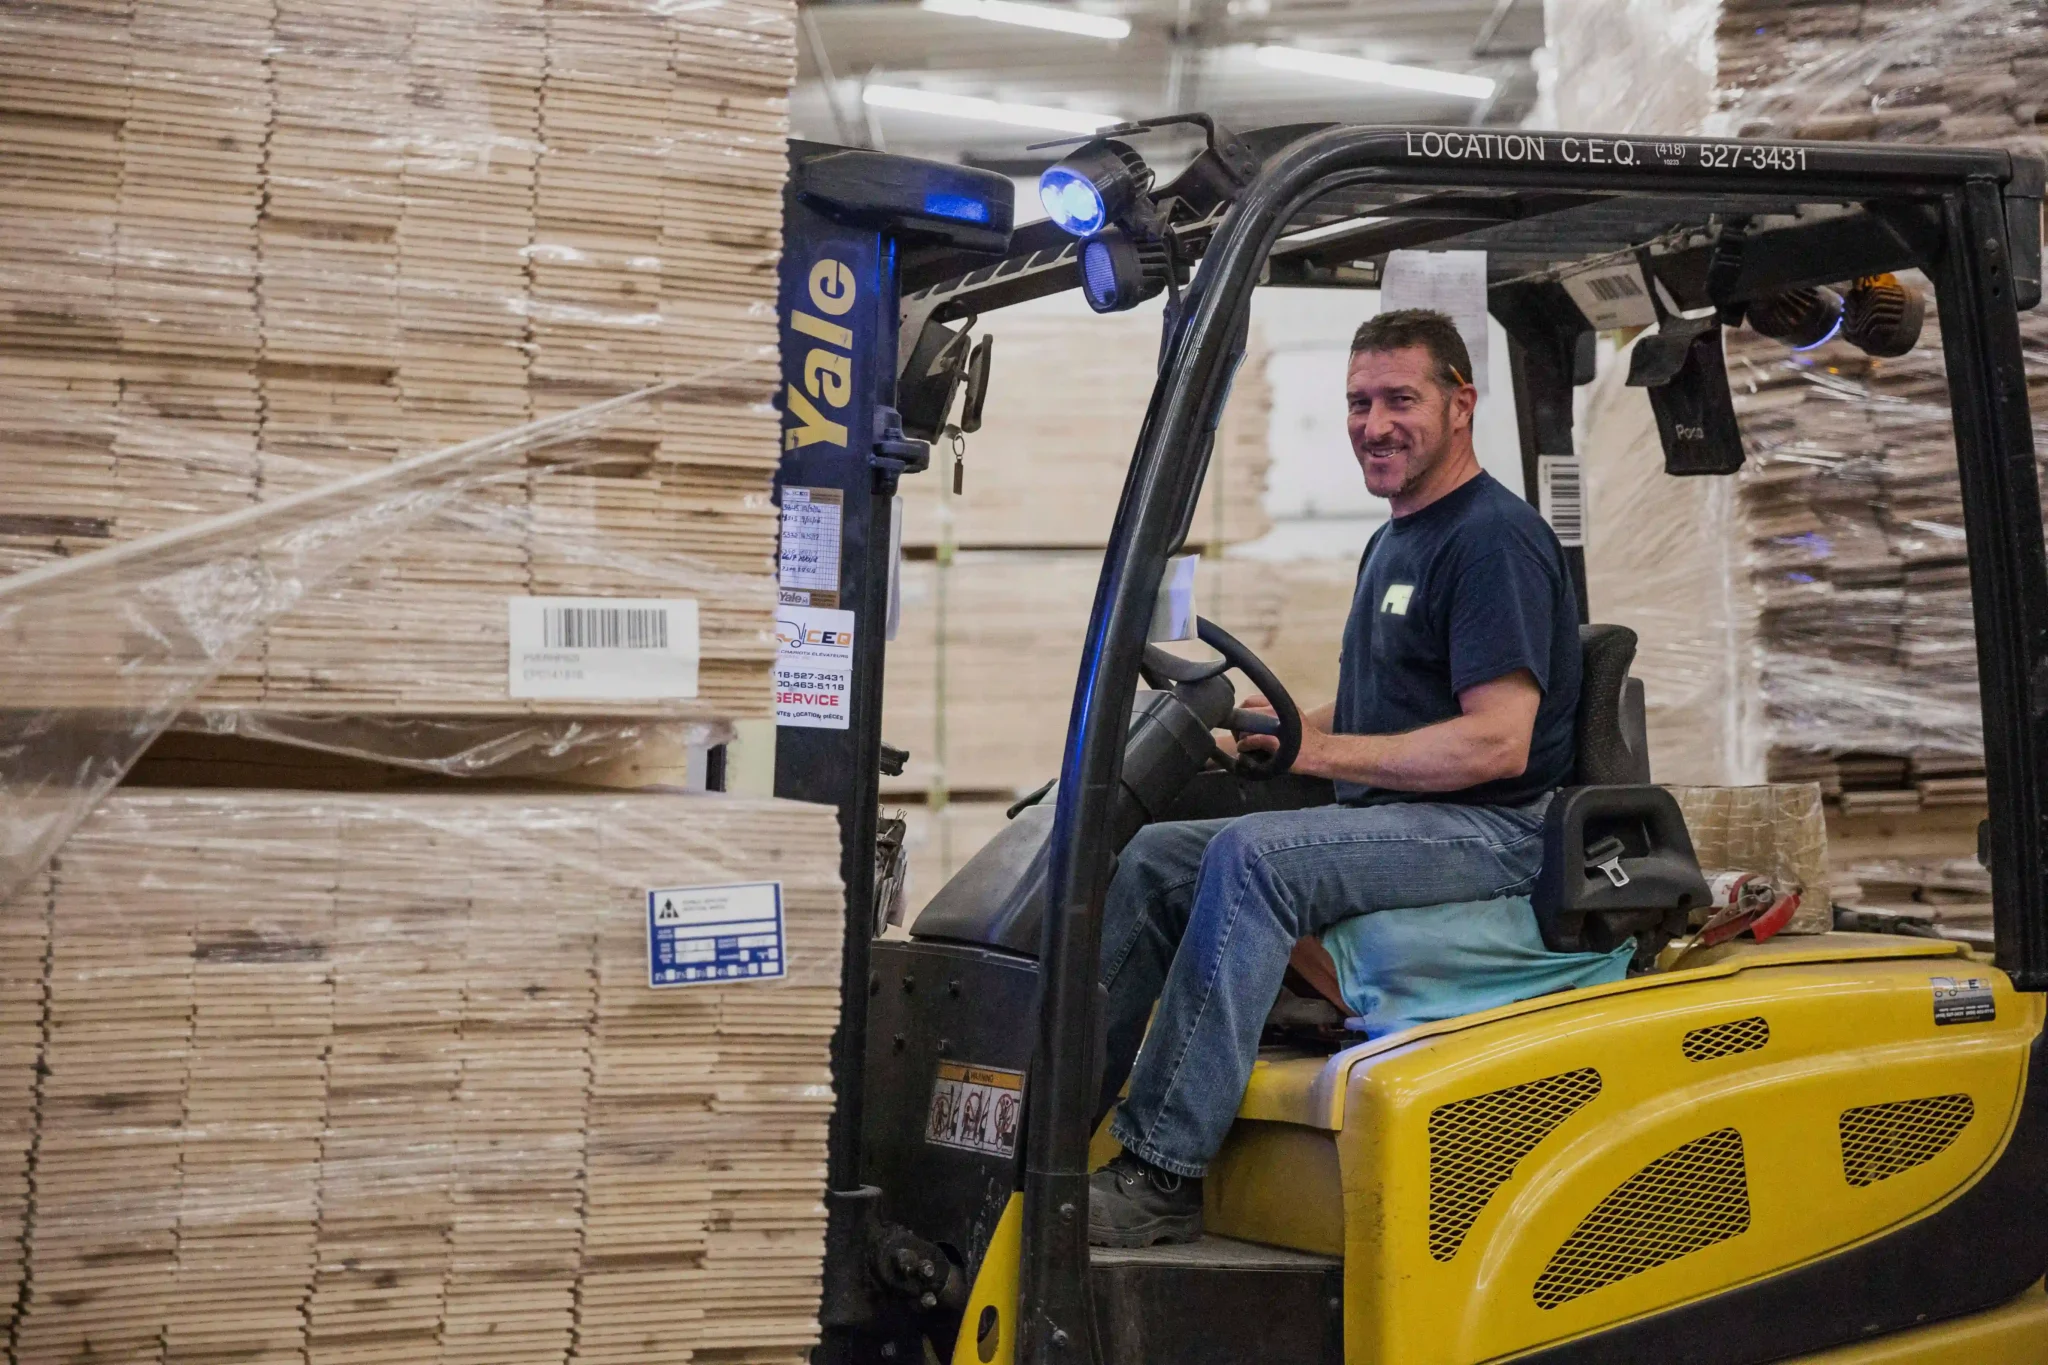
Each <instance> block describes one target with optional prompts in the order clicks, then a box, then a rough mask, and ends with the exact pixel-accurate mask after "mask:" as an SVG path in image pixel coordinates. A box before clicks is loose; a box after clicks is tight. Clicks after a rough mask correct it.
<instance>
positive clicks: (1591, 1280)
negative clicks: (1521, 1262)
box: [1536, 1128, 1749, 1308]
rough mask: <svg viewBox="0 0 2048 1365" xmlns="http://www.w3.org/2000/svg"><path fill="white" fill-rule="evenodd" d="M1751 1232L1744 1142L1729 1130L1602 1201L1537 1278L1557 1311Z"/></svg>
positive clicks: (1541, 1303) (1668, 1156)
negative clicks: (1614, 1284)
mask: <svg viewBox="0 0 2048 1365" xmlns="http://www.w3.org/2000/svg"><path fill="white" fill-rule="evenodd" d="M1747 1231H1749V1170H1748V1167H1747V1166H1746V1165H1745V1164H1744V1161H1743V1155H1742V1134H1741V1133H1738V1132H1737V1131H1735V1130H1734V1129H1733V1128H1722V1129H1718V1130H1716V1131H1715V1132H1711V1133H1708V1134H1707V1135H1706V1136H1705V1137H1701V1138H1694V1139H1693V1140H1692V1141H1691V1142H1688V1143H1686V1144H1685V1145H1684V1146H1683V1147H1680V1148H1677V1149H1676V1150H1674V1151H1670V1152H1666V1153H1665V1154H1664V1155H1663V1156H1660V1157H1658V1158H1657V1159H1656V1160H1655V1161H1653V1162H1651V1163H1650V1164H1649V1165H1647V1166H1645V1167H1643V1169H1642V1170H1640V1171H1637V1172H1636V1173H1635V1174H1634V1175H1632V1176H1630V1177H1629V1178H1628V1179H1627V1180H1624V1181H1623V1182H1622V1183H1621V1185H1620V1186H1619V1187H1617V1188H1616V1189H1615V1191H1614V1193H1612V1194H1610V1195H1608V1196H1607V1197H1606V1198H1605V1199H1603V1200H1601V1201H1600V1203H1599V1205H1598V1206H1597V1207H1596V1208H1594V1210H1593V1211H1592V1212H1591V1213H1589V1214H1587V1215H1586V1218H1585V1221H1584V1222H1582V1223H1580V1224H1579V1225H1578V1227H1577V1228H1575V1229H1573V1231H1572V1235H1571V1236H1569V1237H1567V1238H1565V1239H1564V1245H1563V1246H1561V1247H1559V1248H1558V1249H1557V1253H1556V1254H1555V1255H1553V1256H1552V1257H1551V1258H1550V1264H1549V1265H1546V1266H1545V1267H1543V1273H1542V1274H1541V1275H1539V1276H1537V1277H1536V1306H1537V1307H1539V1308H1555V1307H1557V1306H1558V1305H1559V1304H1561V1303H1569V1302H1571V1301H1572V1300H1573V1299H1576V1298H1578V1297H1580V1296H1581V1295H1584V1294H1590V1293H1592V1292H1593V1291H1594V1290H1596V1289H1601V1288H1604V1287H1605V1286H1607V1285H1610V1284H1613V1283H1615V1282H1616V1281H1617V1280H1625V1279H1627V1278H1629V1276H1631V1275H1640V1274H1642V1273H1643V1272H1644V1271H1645V1270H1651V1269H1654V1268H1655V1267H1657V1266H1660V1265H1663V1264H1665V1263H1666V1262H1668V1261H1675V1260H1677V1259H1678V1258H1679V1257H1681V1256H1687V1255H1690V1254H1691V1253H1693V1252H1695V1251H1698V1250H1699V1249H1700V1248H1702V1247H1710V1246H1712V1245H1713V1244H1714V1243H1716V1242H1725V1241H1727V1240H1728V1239H1729V1238H1730V1237H1738V1236H1740V1235H1741V1234H1743V1233H1745V1232H1747Z"/></svg>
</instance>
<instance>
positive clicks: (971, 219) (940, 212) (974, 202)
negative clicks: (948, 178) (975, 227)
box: [924, 190, 988, 223]
mask: <svg viewBox="0 0 2048 1365" xmlns="http://www.w3.org/2000/svg"><path fill="white" fill-rule="evenodd" d="M924 211H925V212H926V213H929V214H931V215H932V216H933V217H934V218H951V219H953V220H955V221H956V222H962V223H986V222H987V221H988V205H987V204H986V203H985V202H983V201H982V200H979V199H976V198H975V197H974V196H973V195H971V194H946V193H944V192H942V191H939V190H933V191H931V192H930V193H929V194H927V195H925V197H924Z"/></svg>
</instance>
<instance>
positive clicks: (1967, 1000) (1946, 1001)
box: [1928, 976, 1998, 1024]
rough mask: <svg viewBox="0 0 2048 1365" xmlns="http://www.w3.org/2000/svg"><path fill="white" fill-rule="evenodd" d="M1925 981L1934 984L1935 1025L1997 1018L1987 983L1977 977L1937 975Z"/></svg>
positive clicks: (1996, 1011)
mask: <svg viewBox="0 0 2048 1365" xmlns="http://www.w3.org/2000/svg"><path fill="white" fill-rule="evenodd" d="M1928 984H1930V985H1932V986H1933V987H1934V1022H1935V1023H1937V1024H1982V1023H1988V1022H1989V1021H1991V1020H1993V1019H1996V1018H1997V1017H1998V1001H1997V999H1996V997H1994V996H1993V995H1992V993H1991V983H1990V982H1989V981H1988V980H1986V979H1985V978H1983V977H1981V976H1937V977H1934V978H1932V979H1931V980H1930V981H1929V983H1928Z"/></svg>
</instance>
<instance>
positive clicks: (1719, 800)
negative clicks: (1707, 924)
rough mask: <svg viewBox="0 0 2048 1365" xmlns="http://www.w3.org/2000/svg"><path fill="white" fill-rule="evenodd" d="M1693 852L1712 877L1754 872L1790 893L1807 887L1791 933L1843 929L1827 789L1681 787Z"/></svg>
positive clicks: (1677, 792) (1802, 785) (1805, 785)
mask: <svg viewBox="0 0 2048 1365" xmlns="http://www.w3.org/2000/svg"><path fill="white" fill-rule="evenodd" d="M1672 795H1674V796H1676V797H1677V798H1678V808H1679V810H1680V812H1681V813H1683V814H1684V816H1685V825H1686V829H1687V831H1688V832H1689V833H1690V834H1691V835H1692V847H1693V852H1694V853H1695V854H1696V855H1698V857H1699V862H1700V866H1701V867H1702V868H1704V869H1706V870H1707V871H1709V872H1753V873H1758V874H1760V875H1762V876H1764V877H1767V878H1769V879H1770V880H1771V881H1772V882H1773V884H1775V885H1777V886H1779V887H1781V888H1784V887H1790V886H1791V885H1793V884H1794V883H1797V884H1798V886H1799V887H1800V898H1799V909H1798V910H1797V911H1795V912H1794V913H1793V916H1792V920H1791V922H1790V923H1789V924H1787V925H1786V926H1785V929H1784V932H1785V933H1788V934H1824V933H1827V932H1828V931H1829V930H1830V929H1832V928H1834V927H1835V915H1834V897H1833V888H1832V883H1831V873H1830V869H1829V866H1828V827H1827V820H1826V818H1825V812H1824V810H1823V809H1822V806H1821V799H1820V788H1819V787H1818V786H1816V785H1815V784H1813V783H1811V782H1784V783H1773V784H1770V785H1767V786H1757V787H1675V788H1673V789H1672Z"/></svg>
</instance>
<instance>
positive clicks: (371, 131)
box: [0, 0, 795, 894]
mask: <svg viewBox="0 0 2048 1365" xmlns="http://www.w3.org/2000/svg"><path fill="white" fill-rule="evenodd" d="M794 19H795V11H794V6H793V4H791V3H789V0H703V3H692V4H688V5H677V4H671V3H667V0H451V3H447V4H441V5H433V6H420V5H411V4H397V3H393V2H392V0H369V3H367V4H365V3H361V2H360V0H349V2H348V3H343V2H342V0H276V2H275V3H272V0H265V3H263V4H248V3H241V2H240V0H230V2H229V3H227V4H226V5H224V6H223V5H221V4H206V5H199V4H193V3H189V0H166V3H152V4H149V5H133V4H129V3H126V0H120V2H119V3H115V2H113V0H108V2H107V3H101V0H86V2H85V3H78V4H41V3H31V4H18V5H9V6H6V7H4V8H0V182H4V183H5V184H6V186H7V191H8V192H7V195H6V197H5V198H6V202H5V203H4V204H0V771H4V772H5V774H6V783H5V786H4V788H0V894H4V890H5V889H6V888H7V887H9V886H12V885H14V884H15V883H16V882H18V881H19V879H20V878H21V877H23V876H25V875H26V874H27V873H28V872H30V871H32V870H33V869H34V868H35V867H36V866H37V865H38V864H39V862H40V861H41V859H42V858H43V857H45V856H47V854H48V853H49V851H50V850H52V849H53V848H54V847H55V846H56V843H57V842H59V841H60V840H61V837H62V833H63V831H64V830H65V829H66V828H68V827H69V825H70V824H71V823H75V821H76V819H77V818H79V817H80V816H81V815H82V814H83V813H84V811H85V810H86V809H88V808H89V806H90V803H91V801H92V800H93V799H95V798H96V797H97V796H98V795H99V794H100V793H101V792H103V791H104V790H105V789H106V788H107V787H108V786H109V785H110V784H111V783H112V782H113V781H114V779H115V778H116V777H117V776H118V775H119V773H120V771H122V769H123V768H124V767H125V766H126V765H127V763H128V762H129V761H131V760H132V758H133V757H134V755H135V754H136V753H137V752H139V751H140V749H141V747H142V746H143V745H145V744H147V742H148V740H149V738H150V737H152V736H153V735H154V734H155V733H156V732H157V731H158V730H160V729H161V728H162V727H163V725H165V724H167V723H169V722H170V721H171V719H172V717H174V716H176V715H178V714H179V713H180V712H192V713H195V714H203V715H205V716H209V717H211V718H212V721H211V723H212V724H213V726H214V728H216V729H233V730H236V731H238V732H241V733H252V732H257V733H263V734H266V735H270V736H274V737H291V738H296V737H299V736H304V735H307V734H309V733H313V734H314V735H315V738H316V740H317V741H318V742H320V743H322V744H323V746H324V747H329V748H335V747H340V748H343V749H347V750H352V751H355V752H369V753H371V754H373V755H374V756H376V757H380V758H385V759H390V760H397V761H403V762H411V763H413V764H415V765H420V766H425V767H428V768H430V769H434V770H437V771H461V772H469V771H476V770H477V769H478V768H479V766H480V765H488V766H489V767H490V770H491V771H492V772H494V773H499V774H505V773H520V774H523V775H534V774H536V773H539V774H542V775H557V774H559V773H560V772H561V771H562V770H563V768H562V765H563V764H564V763H568V764H569V765H570V766H572V767H580V766H582V765H583V763H584V754H583V753H582V752H579V746H585V745H588V746H591V748H590V750H589V752H592V753H594V752H595V749H596V747H598V746H599V744H600V743H601V742H603V743H609V742H610V741H609V739H603V738H602V737H601V735H600V733H599V732H600V731H602V730H603V728H604V726H605V725H608V724H610V718H612V717H619V716H623V717H625V718H626V721H627V722H628V723H627V724H626V725H625V726H624V727H623V730H621V731H614V732H611V734H610V738H611V739H617V738H619V737H620V735H621V734H630V735H644V733H645V732H646V729H647V726H648V724H649V723H650V722H652V721H657V720H665V721H670V722H677V723H679V724H681V725H684V726H690V725H695V726H699V727H712V728H709V729H702V728H700V730H699V731H697V732H696V733H701V734H705V735H709V734H712V733H714V732H715V728H716V727H718V726H721V725H723V724H724V723H725V722H726V721H728V720H729V719H732V718H741V717H764V716H766V715H768V714H769V698H770V688H769V682H770V673H771V670H772V668H773V659H774V653H775V643H774V620H773V608H774V602H775V584H774V561H775V539H776V513H775V509H774V506H773V504H772V497H771V481H772V475H773V469H774V465H775V461H776V458H777V453H778V446H779V439H778V427H779V418H778V417H777V415H776V413H775V411H774V408H773V406H772V403H771V401H770V400H771V398H772V395H773V392H774V386H775V383H776V377H777V370H778V367H777V361H776V346H775V320H774V300H775V292H776V266H777V259H778V255H779V251H780V245H781V195H782V188H783V184H784V181H785V178H786V150H787V96H788V90H789V85H790V82H791V80H792V79H793V76H794V71H795V42H794ZM626 395H638V396H637V397H630V398H629V397H625V396H626ZM437 452H438V453H437ZM536 597H538V598H632V599H643V600H646V599H652V600H656V601H658V602H660V603H663V604H670V603H676V602H680V601H685V600H686V601H688V602H691V603H694V604H695V606H694V612H695V625H694V627H692V626H689V625H688V623H687V619H686V618H687V615H688V613H687V612H684V614H682V615H677V614H674V613H670V614H668V615H667V617H666V621H667V626H668V627H669V628H672V629H671V630H670V631H669V635H670V641H669V645H668V646H667V648H668V649H669V650H670V651H672V652H673V653H675V654H677V655H683V654H688V653H690V652H692V651H694V655H695V683H694V687H692V686H690V685H686V684H685V683H683V682H681V681H678V680H675V679H673V678H670V679H669V680H667V681H665V682H664V683H663V684H662V685H661V686H660V687H658V688H649V689H647V690H646V691H645V692H644V693H641V694H639V695H637V696H629V697H627V698H625V699H622V696H621V692H620V691H619V690H613V691H611V692H609V693H606V694H603V695H598V694H595V693H593V694H591V695H583V694H581V693H578V692H576V691H575V690H574V689H573V688H563V687H557V688H555V689H554V690H553V691H552V692H550V693H549V694H548V695H545V696H535V695H529V694H528V693H529V692H530V690H531V689H519V688H515V687H514V686H513V683H512V669H511V667H510V664H511V659H510V654H511V643H510V633H511V630H510V623H511V617H512V615H513V613H514V612H515V611H521V612H529V613H530V614H536V615H537V614H538V609H528V608H520V607H517V606H515V604H516V603H518V602H520V601H521V600H523V599H529V598H536ZM565 609H566V608H565ZM662 609H663V610H664V611H667V610H668V608H667V607H666V606H664V607H663V608H662ZM605 610H606V611H607V612H610V610H611V609H609V608H607V609H605ZM618 610H619V611H621V612H623V611H624V610H626V608H624V607H621V608H618ZM677 610H678V611H681V610H682V609H681V608H677ZM677 667H679V668H683V667H686V666H685V665H681V664H678V665H677ZM626 690H627V691H628V692H630V689H626ZM515 693H516V695H515ZM224 714H225V715H229V716H231V717H232V718H231V719H223V716H224ZM344 717H356V718H364V719H358V720H355V721H344V720H341V719H337V718H344ZM379 717H382V718H388V719H382V720H380V719H377V718H379ZM531 717H544V718H545V719H544V720H542V721H537V722H535V728H533V729H530V730H522V729H521V728H520V727H519V726H518V725H517V724H515V723H512V722H516V721H518V720H520V719H523V718H531ZM600 722H602V723H600ZM471 724H474V725H475V726H476V728H474V729H471V730H467V731H461V730H459V727H460V726H463V725H471ZM436 726H438V727H441V728H439V729H436V730H433V732H432V733H431V734H429V733H427V731H426V730H425V729H423V728H422V727H429V728H431V727H436ZM337 729H341V730H346V732H347V733H346V734H345V735H341V734H337V733H336V731H337ZM677 733H684V734H687V733H691V732H689V731H688V730H687V729H685V730H682V731H665V732H664V735H665V742H666V739H673V738H674V736H675V734H677ZM423 741H424V742H425V743H427V744H428V745H429V747H428V748H427V749H426V750H425V751H424V752H422V751H420V750H418V749H417V748H415V747H414V746H416V745H417V744H419V743H421V742H423ZM515 751H516V759H515V758H513V757H509V756H510V755H514V754H515Z"/></svg>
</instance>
